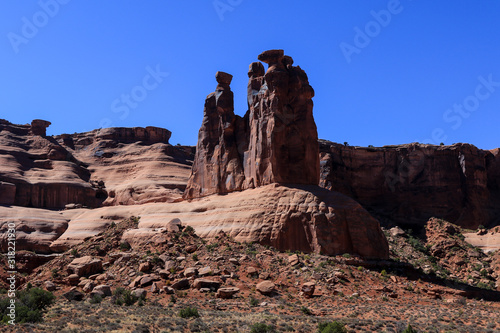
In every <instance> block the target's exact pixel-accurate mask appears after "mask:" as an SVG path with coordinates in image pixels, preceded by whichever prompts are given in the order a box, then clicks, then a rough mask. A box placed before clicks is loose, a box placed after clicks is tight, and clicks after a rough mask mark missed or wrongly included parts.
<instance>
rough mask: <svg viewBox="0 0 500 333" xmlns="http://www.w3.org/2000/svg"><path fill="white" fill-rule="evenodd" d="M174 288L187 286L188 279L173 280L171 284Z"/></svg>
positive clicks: (179, 288)
mask: <svg viewBox="0 0 500 333" xmlns="http://www.w3.org/2000/svg"><path fill="white" fill-rule="evenodd" d="M171 287H172V288H173V289H175V290H182V289H188V288H189V280H188V279H180V280H177V281H176V282H174V283H173V284H172V286H171Z"/></svg>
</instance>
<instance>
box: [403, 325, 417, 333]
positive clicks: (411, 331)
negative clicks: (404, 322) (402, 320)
mask: <svg viewBox="0 0 500 333" xmlns="http://www.w3.org/2000/svg"><path fill="white" fill-rule="evenodd" d="M403 333H418V332H417V330H416V329H414V328H413V327H411V325H410V324H408V326H407V327H406V328H405V330H404V331H403Z"/></svg>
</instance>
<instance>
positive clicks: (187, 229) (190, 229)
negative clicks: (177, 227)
mask: <svg viewBox="0 0 500 333" xmlns="http://www.w3.org/2000/svg"><path fill="white" fill-rule="evenodd" d="M184 232H187V233H188V234H194V228H193V227H192V226H190V225H188V226H187V227H186V228H185V229H184Z"/></svg>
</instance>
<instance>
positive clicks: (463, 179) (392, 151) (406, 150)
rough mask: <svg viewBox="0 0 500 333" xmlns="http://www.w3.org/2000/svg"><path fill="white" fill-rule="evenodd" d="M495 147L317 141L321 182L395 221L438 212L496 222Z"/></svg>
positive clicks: (475, 222) (470, 223) (499, 168)
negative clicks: (369, 145) (353, 144)
mask: <svg viewBox="0 0 500 333" xmlns="http://www.w3.org/2000/svg"><path fill="white" fill-rule="evenodd" d="M499 173H500V163H499V158H498V151H496V155H495V151H494V152H489V151H484V150H480V149H477V148H476V147H474V146H472V145H469V144H455V145H453V146H433V145H421V144H408V145H401V146H385V147H382V148H363V147H350V146H344V145H340V144H335V143H330V142H322V144H321V182H320V185H321V186H322V187H325V188H327V189H331V190H334V191H338V192H341V193H343V194H346V195H348V196H350V197H351V198H354V199H355V200H357V201H358V202H359V203H361V204H362V205H363V207H365V208H366V209H368V211H370V212H371V213H372V214H374V215H375V216H377V217H378V218H383V219H385V220H387V221H390V222H395V223H397V224H417V225H424V224H425V223H426V222H427V221H428V220H429V218H431V217H438V218H442V219H445V220H447V221H450V222H452V223H454V224H458V225H460V226H462V227H466V228H476V227H478V226H479V225H481V224H483V225H485V226H486V225H490V224H491V225H494V224H497V223H498V222H499V216H500V200H499V198H500V197H499V193H500V191H499V183H498V179H499V177H498V176H499Z"/></svg>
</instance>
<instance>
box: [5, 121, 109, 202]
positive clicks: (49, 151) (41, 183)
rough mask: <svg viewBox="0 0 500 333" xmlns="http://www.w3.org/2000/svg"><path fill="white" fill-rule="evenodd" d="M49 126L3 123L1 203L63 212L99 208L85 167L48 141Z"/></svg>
mask: <svg viewBox="0 0 500 333" xmlns="http://www.w3.org/2000/svg"><path fill="white" fill-rule="evenodd" d="M49 124H50V123H49V122H46V121H42V120H35V121H33V123H32V125H31V126H30V125H14V124H11V123H9V122H7V121H5V120H1V121H0V165H1V172H0V188H1V194H0V203H1V204H7V205H17V206H26V207H41V208H62V207H64V205H66V204H68V203H71V202H78V203H80V204H82V205H85V206H89V207H97V206H99V205H100V203H101V202H102V200H101V198H99V193H100V192H99V189H98V188H96V187H95V186H93V184H92V183H91V182H89V179H90V172H89V171H88V169H87V168H86V167H85V165H83V164H82V163H81V162H80V161H79V160H77V159H76V158H75V157H74V156H73V155H72V154H71V153H70V152H69V151H68V150H66V149H65V148H64V147H62V146H61V145H60V144H59V143H58V142H57V141H55V140H54V139H53V138H51V137H45V129H46V127H47V126H48V125H49Z"/></svg>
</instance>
